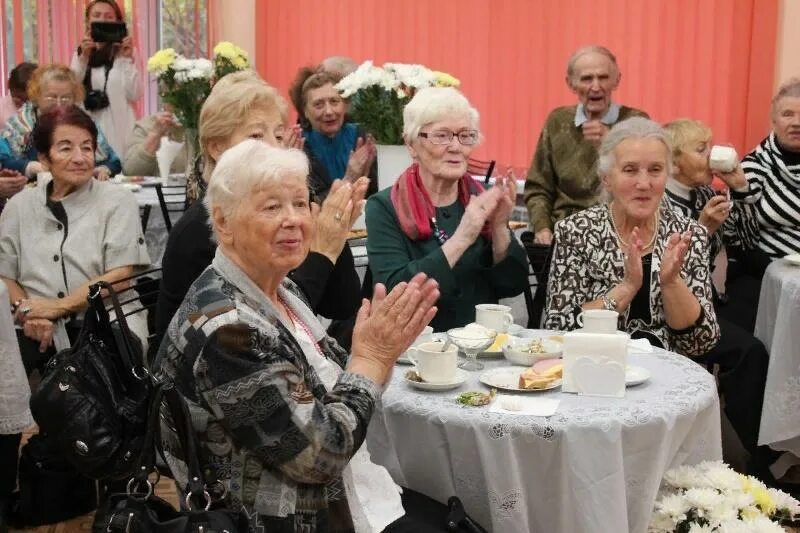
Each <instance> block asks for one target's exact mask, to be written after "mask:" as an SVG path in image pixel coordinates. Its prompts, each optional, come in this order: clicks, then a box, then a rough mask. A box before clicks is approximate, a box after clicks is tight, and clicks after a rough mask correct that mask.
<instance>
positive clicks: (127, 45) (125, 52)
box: [114, 35, 133, 59]
mask: <svg viewBox="0 0 800 533" xmlns="http://www.w3.org/2000/svg"><path fill="white" fill-rule="evenodd" d="M114 47H115V48H116V49H117V50H116V55H117V56H118V57H127V58H128V59H133V39H131V37H130V35H129V36H127V37H123V38H122V41H120V42H119V43H114Z"/></svg>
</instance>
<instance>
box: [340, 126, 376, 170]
mask: <svg viewBox="0 0 800 533" xmlns="http://www.w3.org/2000/svg"><path fill="white" fill-rule="evenodd" d="M377 154H378V149H377V148H376V147H375V139H373V138H372V136H371V135H367V138H366V139H364V137H359V138H358V140H357V141H356V147H355V149H354V150H353V151H352V152H350V159H348V160H347V171H346V172H345V175H344V177H345V179H349V180H355V179H357V178H358V177H359V176H366V175H367V174H369V169H370V167H371V166H372V163H373V162H374V161H375V157H377Z"/></svg>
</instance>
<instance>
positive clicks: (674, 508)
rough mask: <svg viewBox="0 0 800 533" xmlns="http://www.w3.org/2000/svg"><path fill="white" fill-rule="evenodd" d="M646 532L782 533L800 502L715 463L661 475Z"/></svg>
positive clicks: (797, 512)
mask: <svg viewBox="0 0 800 533" xmlns="http://www.w3.org/2000/svg"><path fill="white" fill-rule="evenodd" d="M659 496H660V498H659V500H658V501H657V502H656V504H655V512H654V513H653V517H652V520H651V522H650V527H649V528H648V532H649V533H701V532H717V533H740V532H741V533H745V532H747V533H771V532H774V533H784V529H783V527H782V526H781V525H780V522H781V521H785V520H797V519H798V518H800V502H798V501H797V500H796V499H794V498H792V497H791V496H790V495H788V494H786V493H785V492H782V491H780V490H778V489H771V488H767V487H766V485H764V484H763V483H762V482H761V481H759V480H757V479H755V478H753V477H749V476H744V475H742V474H738V473H736V472H734V471H733V470H731V469H730V468H729V467H728V465H726V464H725V463H723V462H721V461H707V462H703V463H700V464H698V465H694V466H680V467H678V468H674V469H672V470H670V471H668V472H667V473H666V474H664V481H663V483H662V486H661V492H660V493H659Z"/></svg>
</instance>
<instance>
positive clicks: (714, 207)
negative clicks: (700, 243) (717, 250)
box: [697, 195, 731, 234]
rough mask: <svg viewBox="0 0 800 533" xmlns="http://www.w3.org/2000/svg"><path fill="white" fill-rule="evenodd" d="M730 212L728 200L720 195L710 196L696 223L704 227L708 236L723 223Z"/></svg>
mask: <svg viewBox="0 0 800 533" xmlns="http://www.w3.org/2000/svg"><path fill="white" fill-rule="evenodd" d="M730 212H731V204H730V202H728V198H726V197H725V196H722V195H717V196H712V197H711V198H710V199H709V200H708V202H706V205H705V207H703V211H702V212H701V213H700V217H698V219H697V221H698V222H700V224H702V225H703V226H705V228H706V229H707V230H708V233H709V234H713V233H714V232H716V231H717V230H718V229H719V227H720V226H721V225H722V223H723V222H725V219H726V218H728V215H729V214H730Z"/></svg>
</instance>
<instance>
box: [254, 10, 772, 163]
mask: <svg viewBox="0 0 800 533" xmlns="http://www.w3.org/2000/svg"><path fill="white" fill-rule="evenodd" d="M255 14H256V17H255V19H256V22H255V25H256V57H257V66H258V69H259V71H260V72H261V74H262V75H263V76H264V77H265V79H266V80H267V81H269V82H270V83H271V84H273V85H275V86H277V87H279V88H280V89H281V90H282V91H284V93H285V92H286V90H287V89H288V87H289V85H290V83H291V80H292V78H293V77H294V74H295V72H296V69H297V68H298V67H299V66H300V65H304V64H311V63H316V62H318V61H319V60H320V59H322V58H323V57H325V56H327V55H332V54H344V55H350V56H352V57H354V58H355V59H356V60H357V61H361V60H365V59H373V60H375V61H376V62H377V63H382V62H385V61H398V62H418V63H423V64H425V65H427V66H429V67H431V68H435V69H437V70H444V71H447V72H450V73H451V74H453V75H455V76H457V77H459V78H460V79H461V81H462V89H463V91H464V92H465V94H466V95H467V96H468V97H469V98H470V100H471V101H472V103H473V105H475V106H476V107H477V108H478V110H479V111H480V112H481V116H482V129H483V131H484V135H485V138H486V142H485V144H484V145H483V146H482V147H481V148H480V151H479V152H478V153H476V156H478V157H481V156H485V157H491V158H493V159H496V160H498V161H499V162H501V164H504V165H507V164H513V165H524V166H527V165H528V164H529V162H530V158H531V155H532V152H533V149H534V147H535V144H536V140H537V138H538V135H539V131H540V129H541V125H542V123H543V122H544V119H545V117H546V116H547V113H548V112H549V111H550V110H551V109H552V108H553V107H555V106H558V105H564V104H571V103H573V102H574V97H573V95H572V94H571V93H570V92H569V91H568V89H567V88H566V86H565V84H564V68H565V64H566V60H567V58H568V56H569V54H570V53H571V52H572V51H573V50H574V49H575V48H577V47H579V46H582V45H585V44H590V43H598V44H604V45H606V46H608V47H609V48H611V49H612V50H613V51H614V52H615V53H616V54H617V56H618V59H619V62H620V66H621V70H622V73H623V79H622V84H621V87H620V89H619V91H618V94H617V100H618V101H620V102H623V103H626V104H629V105H633V106H636V107H639V108H642V109H644V110H646V111H648V112H649V113H650V114H651V116H653V118H655V119H657V120H660V121H667V120H670V119H673V118H676V117H681V116H690V117H695V118H699V119H701V120H704V121H705V122H707V123H708V124H709V125H711V126H712V127H713V128H714V130H715V132H716V138H717V140H719V141H722V142H731V143H733V144H734V145H735V146H736V147H737V148H738V149H739V151H746V150H748V149H749V148H751V147H752V146H753V145H755V143H756V142H757V141H758V140H759V138H761V137H762V136H763V135H764V134H765V133H766V131H767V128H768V123H767V122H766V121H765V117H767V114H768V109H769V99H770V96H771V92H772V79H773V76H774V72H775V43H776V27H777V20H778V4H777V3H776V2H774V1H773V0H704V1H702V2H697V1H696V0H650V1H648V2H642V1H640V0H560V1H559V2H553V1H545V0H503V1H492V0H438V1H437V2H427V1H425V2H423V1H416V2H397V1H395V0H338V1H337V2H335V3H332V2H323V1H321V0H263V1H259V2H256V6H255ZM765 80H769V83H764V81H765Z"/></svg>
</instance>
